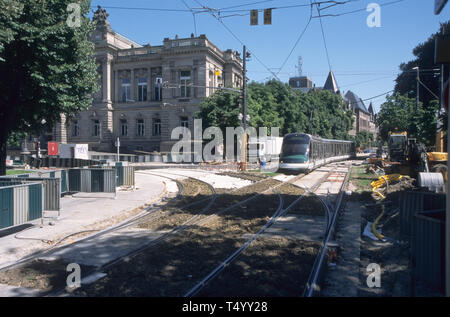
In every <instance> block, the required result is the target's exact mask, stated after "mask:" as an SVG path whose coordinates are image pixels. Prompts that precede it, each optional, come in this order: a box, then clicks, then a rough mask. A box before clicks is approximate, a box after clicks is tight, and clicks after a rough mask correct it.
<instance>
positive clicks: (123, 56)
mask: <svg viewBox="0 0 450 317" xmlns="http://www.w3.org/2000/svg"><path fill="white" fill-rule="evenodd" d="M107 17H108V14H107V13H106V11H105V10H103V9H101V8H100V7H99V8H98V10H97V11H96V12H95V14H94V18H93V19H94V21H95V22H96V25H97V26H96V29H95V31H94V33H93V39H92V40H93V42H94V43H95V53H96V56H95V58H96V62H97V64H98V71H99V73H100V75H101V78H100V85H101V89H100V91H99V92H98V93H97V94H95V96H94V102H93V105H92V107H91V108H90V109H88V110H87V111H83V112H80V113H79V114H78V115H77V116H76V117H75V118H74V119H72V120H70V122H67V123H66V124H64V121H65V118H62V120H61V124H59V125H58V126H57V127H56V128H55V129H54V131H53V135H54V136H53V139H54V140H56V141H63V140H64V141H67V143H87V144H89V149H90V150H92V151H99V152H114V151H115V149H116V148H115V145H114V144H115V141H116V138H117V137H119V138H120V150H121V152H124V153H126V152H127V153H135V152H136V151H143V152H153V151H161V152H169V151H170V150H171V148H172V145H173V144H174V143H175V142H177V140H171V132H172V130H173V129H174V128H176V127H179V126H183V127H187V128H189V129H190V130H191V133H193V122H194V115H195V113H196V112H197V111H198V110H199V104H200V103H201V101H202V100H203V99H204V98H205V97H208V96H210V95H211V94H213V93H214V92H215V91H216V90H217V89H218V87H234V88H240V87H241V85H242V59H241V57H240V54H239V52H234V51H232V50H226V51H222V50H220V49H219V48H218V47H217V46H216V45H214V44H213V43H212V42H211V41H209V40H208V38H207V37H206V36H205V35H200V36H198V37H195V36H194V35H193V34H191V37H189V38H178V36H176V37H175V38H174V39H169V38H165V39H164V41H163V44H162V45H158V46H152V45H150V44H147V45H139V44H138V43H136V42H134V41H132V40H130V39H128V38H126V37H124V36H122V35H120V34H119V33H117V32H115V31H113V30H112V28H111V26H110V24H109V22H108V20H107ZM58 138H59V139H60V140H58ZM136 153H139V152H136Z"/></svg>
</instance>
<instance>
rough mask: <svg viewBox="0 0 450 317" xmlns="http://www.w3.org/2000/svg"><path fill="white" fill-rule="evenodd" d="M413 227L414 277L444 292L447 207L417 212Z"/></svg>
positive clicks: (412, 253) (412, 260) (412, 259)
mask: <svg viewBox="0 0 450 317" xmlns="http://www.w3.org/2000/svg"><path fill="white" fill-rule="evenodd" d="M413 229H414V234H413V236H412V245H411V262H412V263H411V264H412V270H413V274H414V278H416V279H418V280H421V281H423V282H425V283H426V284H427V285H428V286H431V287H433V288H435V289H438V290H440V291H441V292H444V288H445V286H444V281H445V209H442V210H437V211H431V212H423V213H418V214H416V215H415V216H414V220H413ZM449 230H450V229H449Z"/></svg>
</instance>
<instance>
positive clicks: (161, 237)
mask: <svg viewBox="0 0 450 317" xmlns="http://www.w3.org/2000/svg"><path fill="white" fill-rule="evenodd" d="M158 176H159V175H158ZM182 176H184V177H187V176H186V175H182ZM303 176H304V175H299V176H297V177H295V178H298V177H303ZM162 177H166V176H162ZM166 178H168V177H166ZM269 179H272V178H268V179H265V180H269ZM292 180H293V179H291V180H289V181H292ZM256 183H259V182H256ZM284 183H287V182H281V183H280V184H277V185H276V186H274V187H270V188H268V189H266V190H264V191H263V192H262V193H264V192H267V191H269V190H273V189H274V188H275V187H278V186H281V185H282V184H284ZM254 184H255V183H252V184H250V185H248V186H245V187H249V186H252V185H254ZM245 187H241V188H239V189H242V188H245ZM239 189H236V190H239ZM262 193H258V194H256V195H254V196H251V197H249V198H248V199H246V200H245V202H248V201H250V200H252V199H255V198H256V197H258V196H259V195H262ZM243 203H244V202H239V203H236V204H233V205H232V206H229V207H228V208H225V209H224V210H221V211H220V212H219V213H216V214H220V213H223V212H225V211H227V210H230V209H232V208H236V207H238V206H240V205H242V204H243ZM211 204H212V203H211ZM216 214H212V215H210V216H208V217H206V218H208V220H209V219H210V218H211V217H212V216H215V215H216ZM199 216H200V215H199V214H197V215H195V216H193V217H192V218H191V219H189V220H187V221H186V222H185V223H183V224H182V225H180V226H178V227H176V228H174V229H172V230H171V231H169V232H166V233H165V234H163V235H162V236H160V237H158V238H156V239H154V240H152V241H150V242H149V243H147V244H145V245H143V246H142V247H140V248H138V249H135V250H133V251H131V252H129V253H127V254H125V255H122V256H120V257H118V258H117V259H114V260H112V261H110V262H108V263H106V264H105V265H102V266H100V267H98V268H96V269H94V270H93V271H91V272H90V275H92V274H96V273H99V272H101V271H103V270H105V269H107V268H109V267H112V266H114V265H116V264H118V263H120V262H122V261H123V260H124V259H127V258H130V257H133V256H135V255H137V254H139V253H141V252H142V251H144V250H147V249H150V248H153V247H155V246H157V245H158V244H159V243H160V242H162V241H164V240H166V239H167V238H168V237H169V236H171V235H173V234H175V233H177V232H179V231H182V230H184V229H186V228H188V227H190V226H191V225H194V224H198V222H195V221H194V220H196V218H198V217H199ZM193 218H194V219H193ZM206 218H204V219H202V220H201V222H202V223H203V220H206ZM192 222H193V223H192ZM64 291H65V288H64V289H63V290H59V291H57V292H54V293H52V294H48V295H47V296H59V295H62V294H63V293H64Z"/></svg>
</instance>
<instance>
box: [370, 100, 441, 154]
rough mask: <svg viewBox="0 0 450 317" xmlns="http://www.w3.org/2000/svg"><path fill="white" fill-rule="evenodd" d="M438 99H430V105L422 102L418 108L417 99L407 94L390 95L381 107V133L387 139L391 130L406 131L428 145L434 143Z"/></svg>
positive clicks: (378, 120) (379, 114)
mask: <svg viewBox="0 0 450 317" xmlns="http://www.w3.org/2000/svg"><path fill="white" fill-rule="evenodd" d="M438 108H439V102H438V101H437V100H432V101H430V103H429V105H428V107H423V106H422V104H420V106H419V108H418V109H417V110H416V99H415V98H409V97H408V96H406V95H400V94H395V95H392V96H390V95H388V96H387V97H386V102H384V103H383V104H382V105H381V107H380V112H378V116H377V122H378V124H379V127H380V135H381V137H382V138H383V139H384V140H386V139H387V137H388V133H389V131H406V132H408V136H410V137H415V138H417V139H418V140H419V141H421V142H423V143H424V144H426V145H433V144H434V138H435V134H436V111H437V110H438Z"/></svg>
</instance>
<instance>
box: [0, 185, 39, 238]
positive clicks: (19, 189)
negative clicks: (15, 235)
mask: <svg viewBox="0 0 450 317" xmlns="http://www.w3.org/2000/svg"><path fill="white" fill-rule="evenodd" d="M19 183H21V184H19ZM43 194H44V190H43V185H42V182H28V181H22V182H21V181H20V180H14V181H13V182H9V181H7V180H0V229H3V228H7V227H12V226H17V225H20V224H23V223H26V222H28V221H32V220H35V219H38V218H42V211H43V209H44V199H43Z"/></svg>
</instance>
